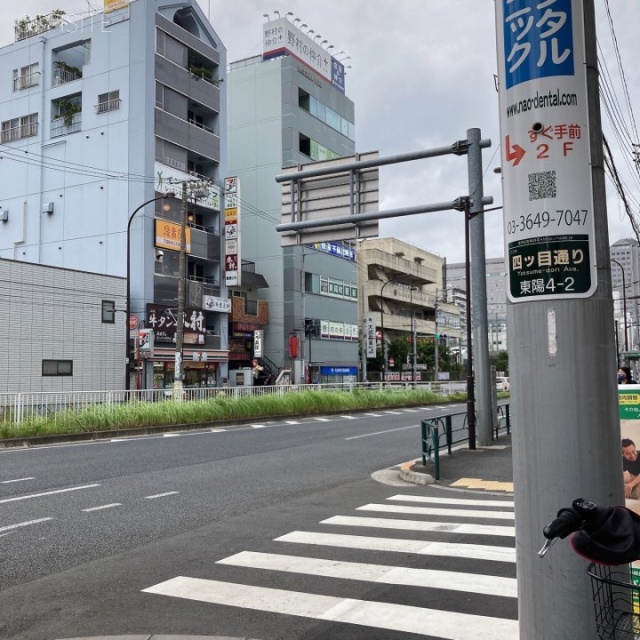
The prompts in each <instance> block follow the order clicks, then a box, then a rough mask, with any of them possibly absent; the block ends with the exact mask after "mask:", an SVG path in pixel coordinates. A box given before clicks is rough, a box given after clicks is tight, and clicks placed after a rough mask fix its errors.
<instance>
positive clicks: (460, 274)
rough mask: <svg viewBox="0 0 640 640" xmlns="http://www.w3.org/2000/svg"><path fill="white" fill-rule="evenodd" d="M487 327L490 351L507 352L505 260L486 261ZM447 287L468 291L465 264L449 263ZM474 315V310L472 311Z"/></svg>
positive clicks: (447, 267)
mask: <svg viewBox="0 0 640 640" xmlns="http://www.w3.org/2000/svg"><path fill="white" fill-rule="evenodd" d="M485 264H486V274H487V325H488V343H489V351H490V352H491V353H497V352H499V351H507V350H508V345H507V288H506V287H507V270H506V267H505V264H504V258H490V259H488V260H487V261H486V263H485ZM445 277H446V286H447V288H451V289H454V290H459V291H466V290H467V283H466V276H465V265H464V262H459V263H453V264H449V263H447V266H446V276H445ZM472 313H473V310H472Z"/></svg>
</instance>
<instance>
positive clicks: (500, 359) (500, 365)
mask: <svg viewBox="0 0 640 640" xmlns="http://www.w3.org/2000/svg"><path fill="white" fill-rule="evenodd" d="M490 361H491V364H492V365H493V366H494V367H495V368H496V371H504V375H505V376H508V375H509V354H508V352H507V351H500V352H498V353H497V354H496V355H495V356H491V358H490Z"/></svg>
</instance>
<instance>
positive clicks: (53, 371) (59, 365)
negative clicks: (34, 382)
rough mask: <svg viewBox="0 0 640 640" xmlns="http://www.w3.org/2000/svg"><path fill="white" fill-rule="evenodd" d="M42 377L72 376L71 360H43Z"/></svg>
mask: <svg viewBox="0 0 640 640" xmlns="http://www.w3.org/2000/svg"><path fill="white" fill-rule="evenodd" d="M42 375H43V376H72V375H73V360H43V361H42Z"/></svg>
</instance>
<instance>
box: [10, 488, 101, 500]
mask: <svg viewBox="0 0 640 640" xmlns="http://www.w3.org/2000/svg"><path fill="white" fill-rule="evenodd" d="M99 486H100V485H99V484H85V485H84V486H82V487H71V488H70V489H56V490H55V491H44V492H42V493H32V494H31V495H29V496H18V497H16V498H4V500H0V504H4V503H5V502H18V501H19V500H30V499H31V498H41V497H42V496H52V495H54V494H56V493H67V492H69V491H80V490H81V489H92V488H93V487H99Z"/></svg>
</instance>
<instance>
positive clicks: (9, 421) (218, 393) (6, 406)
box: [0, 382, 432, 428]
mask: <svg viewBox="0 0 640 640" xmlns="http://www.w3.org/2000/svg"><path fill="white" fill-rule="evenodd" d="M416 388H419V389H423V390H431V388H432V385H431V383H429V382H426V383H415V384H414V383H397V384H389V383H386V384H385V383H382V382H378V383H374V382H366V383H359V382H337V383H326V384H297V385H273V386H262V385H256V386H247V387H230V386H226V387H185V388H184V392H183V399H184V400H185V401H199V400H209V399H213V398H234V399H240V398H247V397H253V396H267V395H278V396H283V395H285V394H287V393H300V392H302V391H314V392H323V391H341V392H344V393H352V392H354V391H358V390H370V391H375V390H380V389H385V390H387V391H392V392H394V391H405V390H409V389H416ZM172 399H173V390H172V389H171V388H166V389H139V390H128V391H125V390H122V391H120V390H116V391H70V392H41V393H0V426H6V427H9V428H11V426H12V425H20V424H23V423H25V422H27V421H29V420H33V419H37V418H39V417H44V416H48V417H49V418H51V419H52V420H53V421H54V423H55V422H56V418H57V416H58V415H59V414H60V413H61V412H63V411H66V410H72V411H82V410H84V409H87V408H89V407H96V406H99V407H105V408H107V409H109V408H114V407H118V406H121V405H123V404H131V403H153V402H165V401H168V400H172Z"/></svg>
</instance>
